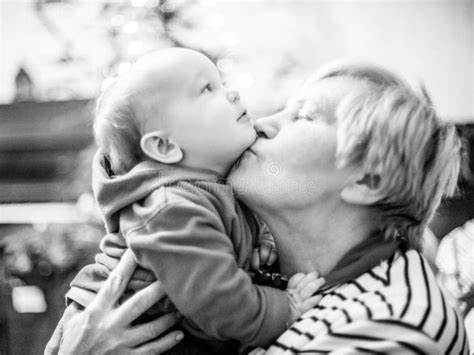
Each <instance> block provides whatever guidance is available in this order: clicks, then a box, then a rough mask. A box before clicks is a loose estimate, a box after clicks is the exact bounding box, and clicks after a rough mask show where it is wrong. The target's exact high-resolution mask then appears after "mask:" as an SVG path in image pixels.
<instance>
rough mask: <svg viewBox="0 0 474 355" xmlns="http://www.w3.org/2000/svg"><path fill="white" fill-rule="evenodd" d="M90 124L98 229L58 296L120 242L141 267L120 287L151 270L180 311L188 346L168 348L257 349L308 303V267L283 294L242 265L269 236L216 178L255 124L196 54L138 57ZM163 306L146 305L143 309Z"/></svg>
mask: <svg viewBox="0 0 474 355" xmlns="http://www.w3.org/2000/svg"><path fill="white" fill-rule="evenodd" d="M94 128H95V136H96V140H97V143H98V145H99V148H100V149H99V151H98V153H97V155H96V157H95V158H94V165H93V188H94V193H95V196H96V199H97V202H98V205H99V207H100V209H101V213H102V215H103V218H104V221H105V225H106V230H107V232H108V234H107V235H106V236H105V237H104V238H103V240H102V242H101V250H102V252H103V253H102V254H99V255H97V256H96V263H95V264H93V265H89V266H86V267H85V268H84V269H83V270H81V272H80V273H79V274H78V276H76V278H75V279H74V280H73V282H72V283H71V289H70V291H69V292H68V294H67V299H68V302H76V303H78V304H80V305H82V306H84V307H85V306H87V305H88V304H89V303H90V301H91V300H92V299H93V297H94V295H95V294H96V293H97V291H98V290H99V289H100V287H101V285H102V284H103V283H104V281H105V280H106V279H107V277H108V275H109V274H110V271H111V270H112V269H113V268H114V267H115V265H116V264H117V262H118V260H119V259H120V257H121V255H122V254H123V253H124V251H125V249H126V248H130V249H131V250H132V252H133V254H134V256H135V258H136V259H137V261H138V263H139V265H140V266H141V268H139V269H138V270H137V271H136V272H135V274H134V277H133V279H132V281H131V282H130V284H129V286H128V287H129V294H130V293H133V292H137V291H138V290H140V289H142V288H143V287H145V286H146V285H148V284H149V283H151V282H153V280H155V279H156V278H157V279H158V280H160V281H161V283H162V286H163V288H164V290H165V291H166V294H167V295H168V297H169V299H170V301H171V303H172V304H173V305H174V307H176V309H177V310H178V311H179V312H180V313H181V314H183V316H184V321H183V322H182V325H181V326H182V328H183V329H184V330H185V331H186V332H187V334H188V335H187V336H186V337H185V340H186V338H188V343H186V341H184V342H183V344H182V345H181V350H180V349H179V347H178V348H175V349H174V350H172V351H173V352H174V353H207V354H208V353H211V352H219V353H223V352H225V353H231V352H232V351H234V350H235V347H234V344H232V345H229V344H230V343H224V342H223V341H227V340H235V341H237V342H239V343H242V344H244V345H246V346H267V345H269V344H270V343H271V342H272V341H273V340H275V339H276V338H277V337H278V336H279V335H280V334H281V333H282V332H283V331H284V330H286V328H287V326H288V325H289V324H290V323H292V322H293V321H295V320H296V319H297V318H298V317H299V316H300V315H301V314H303V313H304V312H305V311H307V310H309V309H310V308H312V307H313V306H315V305H316V303H317V302H318V300H319V297H318V296H313V294H314V293H315V292H316V291H317V290H318V289H319V287H320V286H321V285H322V283H323V280H322V279H321V278H319V277H318V275H317V273H310V274H307V275H302V274H297V275H294V276H293V277H292V278H291V279H290V281H289V282H288V289H287V290H286V291H282V290H279V289H276V288H271V287H266V286H260V285H255V284H253V283H252V279H251V277H250V276H249V274H248V272H249V271H251V270H250V269H251V265H253V267H254V268H255V267H258V265H259V264H261V263H262V264H265V263H268V264H271V263H272V261H273V260H274V259H275V258H274V256H272V255H273V254H271V248H272V247H273V244H272V238H271V236H270V235H269V233H268V231H267V230H265V228H264V227H263V225H262V224H261V223H259V222H258V221H257V220H256V219H255V217H254V215H253V214H252V212H251V211H249V210H248V209H247V208H246V207H245V206H244V205H242V204H240V203H238V202H237V201H236V200H235V198H234V195H233V193H232V189H231V188H230V186H229V185H227V184H226V183H225V180H224V179H223V177H225V176H226V174H227V172H228V171H229V169H230V168H231V167H232V165H233V164H234V162H235V161H236V160H237V159H238V158H239V156H240V155H241V154H242V153H243V152H244V151H245V149H247V148H248V147H249V146H250V145H252V143H253V142H254V141H255V139H256V133H255V130H254V129H253V125H252V122H251V121H250V118H249V116H248V115H247V111H246V110H245V108H244V107H243V106H242V104H241V103H240V99H239V95H238V93H237V92H235V91H230V90H228V89H227V88H226V87H225V86H224V85H223V84H222V81H221V78H220V75H219V72H218V70H217V68H216V67H215V66H214V64H213V63H212V62H211V61H210V60H209V59H208V58H207V57H205V56H204V55H202V54H200V53H198V52H195V51H192V50H188V49H182V48H174V49H166V50H161V51H157V52H154V53H151V54H148V55H146V56H144V57H142V58H141V59H140V60H139V61H138V62H137V63H136V64H134V65H133V67H132V69H131V70H130V72H128V73H127V74H126V75H124V76H123V77H120V78H119V79H117V80H116V82H115V83H113V84H112V85H111V86H110V87H109V88H107V89H106V91H105V92H104V94H103V95H102V97H101V99H100V101H99V104H98V109H97V117H96V121H95V125H94ZM258 246H260V250H259V252H257V253H254V248H256V247H258ZM252 256H253V262H252ZM259 257H260V260H258V259H259ZM169 309H170V307H169V302H168V304H164V303H161V304H160V303H158V304H157V305H155V307H154V308H153V309H151V310H150V311H149V313H148V317H157V316H158V315H161V314H162V313H163V312H166V311H169ZM138 321H145V319H141V320H138ZM203 344H205V345H203Z"/></svg>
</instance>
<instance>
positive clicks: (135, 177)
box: [92, 150, 224, 233]
mask: <svg viewBox="0 0 474 355" xmlns="http://www.w3.org/2000/svg"><path fill="white" fill-rule="evenodd" d="M108 166H109V164H108V161H107V158H106V157H105V156H104V154H103V153H102V151H101V150H99V151H97V153H96V155H95V157H94V160H93V164H92V189H93V191H94V196H95V199H96V202H97V205H98V207H99V210H100V212H101V215H102V218H103V220H104V223H105V227H106V229H107V232H109V233H114V232H117V231H118V229H119V212H120V210H122V209H123V208H124V207H126V206H128V205H130V204H132V203H134V202H136V201H139V200H141V199H143V198H145V197H146V196H148V195H149V194H150V193H151V192H153V191H154V190H156V189H158V188H160V187H162V186H169V185H173V184H175V183H177V182H179V181H193V180H204V181H208V182H210V183H222V182H223V181H224V179H223V178H222V177H220V176H219V175H218V174H216V173H215V172H213V171H211V170H205V169H192V168H188V167H183V166H178V165H168V164H162V163H159V162H153V161H144V162H141V163H139V164H137V165H136V166H135V167H134V168H133V169H131V170H130V171H129V172H127V173H126V174H123V175H118V176H116V175H113V173H112V172H111V170H110V168H108Z"/></svg>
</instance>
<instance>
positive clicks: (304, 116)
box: [295, 114, 313, 121]
mask: <svg viewBox="0 0 474 355" xmlns="http://www.w3.org/2000/svg"><path fill="white" fill-rule="evenodd" d="M295 120H307V121H312V120H313V118H312V117H310V116H308V115H303V114H298V115H296V119H295Z"/></svg>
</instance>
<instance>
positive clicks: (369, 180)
mask: <svg viewBox="0 0 474 355" xmlns="http://www.w3.org/2000/svg"><path fill="white" fill-rule="evenodd" d="M341 198H342V199H343V200H344V201H345V202H347V203H350V204H353V205H365V206H369V205H373V204H374V203H376V202H378V201H380V200H381V199H382V198H384V194H383V193H382V191H381V190H380V175H377V174H365V175H364V176H363V177H362V178H360V177H356V178H355V179H353V181H351V182H350V183H349V184H347V185H346V186H345V187H344V188H343V189H342V191H341Z"/></svg>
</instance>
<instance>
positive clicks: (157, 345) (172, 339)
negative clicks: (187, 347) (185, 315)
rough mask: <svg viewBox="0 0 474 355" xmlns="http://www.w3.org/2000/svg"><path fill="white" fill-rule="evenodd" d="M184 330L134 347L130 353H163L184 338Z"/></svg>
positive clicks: (140, 354) (138, 354)
mask: <svg viewBox="0 0 474 355" xmlns="http://www.w3.org/2000/svg"><path fill="white" fill-rule="evenodd" d="M183 337H184V335H183V332H180V331H175V332H171V333H169V334H166V335H165V336H163V337H161V338H160V339H157V340H154V341H152V342H149V343H146V344H143V345H141V346H139V347H136V348H135V349H133V350H132V351H131V352H130V354H134V355H135V354H136V355H142V354H162V353H164V352H165V351H168V350H169V349H171V348H172V347H174V346H175V345H176V344H178V343H179V342H180V341H181V340H183Z"/></svg>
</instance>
